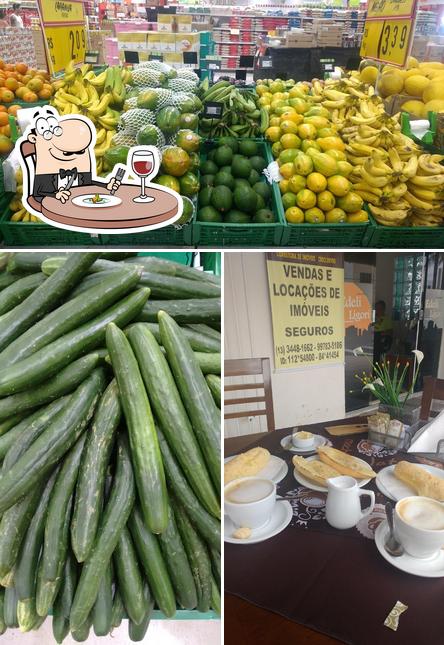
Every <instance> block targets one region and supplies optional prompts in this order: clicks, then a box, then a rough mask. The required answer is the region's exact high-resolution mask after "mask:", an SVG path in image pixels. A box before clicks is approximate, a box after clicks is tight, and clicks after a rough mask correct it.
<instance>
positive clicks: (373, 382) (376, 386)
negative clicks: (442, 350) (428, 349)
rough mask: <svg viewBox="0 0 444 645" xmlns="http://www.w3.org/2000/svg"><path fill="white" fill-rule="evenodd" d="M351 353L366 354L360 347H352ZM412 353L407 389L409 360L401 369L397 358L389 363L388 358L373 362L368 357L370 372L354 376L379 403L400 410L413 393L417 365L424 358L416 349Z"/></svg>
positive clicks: (417, 370) (356, 354) (416, 377)
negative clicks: (407, 380)
mask: <svg viewBox="0 0 444 645" xmlns="http://www.w3.org/2000/svg"><path fill="white" fill-rule="evenodd" d="M353 354H354V356H368V355H367V354H366V353H365V352H364V350H363V349H362V347H357V348H356V349H354V350H353ZM412 354H414V358H413V365H414V367H413V378H412V382H411V385H410V387H409V388H408V389H406V387H405V382H406V379H407V376H408V372H409V368H410V362H409V361H407V363H406V364H405V365H404V368H403V369H401V365H400V363H399V361H398V360H396V361H395V362H394V364H392V365H391V364H390V361H388V360H386V361H381V362H380V363H379V362H375V363H374V362H373V361H371V360H370V359H369V361H368V362H369V364H370V366H371V372H370V373H368V374H367V373H366V372H363V373H362V376H360V375H359V374H355V376H356V378H357V379H358V380H360V381H361V383H362V384H363V388H362V389H363V390H370V392H371V393H372V394H373V396H374V397H375V398H376V399H378V400H379V401H380V402H381V403H383V404H385V405H389V406H392V407H394V408H397V409H398V410H400V411H401V410H402V409H403V408H404V406H405V405H406V403H407V401H408V400H409V398H410V396H411V395H412V394H413V391H414V389H415V384H416V381H417V379H418V374H419V367H420V365H421V363H422V361H423V359H424V354H423V353H422V352H421V351H419V350H418V349H414V350H413V351H412ZM375 376H376V378H375ZM401 395H404V396H401Z"/></svg>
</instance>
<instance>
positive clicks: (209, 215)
mask: <svg viewBox="0 0 444 645" xmlns="http://www.w3.org/2000/svg"><path fill="white" fill-rule="evenodd" d="M197 219H198V221H199V222H222V215H221V214H220V213H219V211H217V210H216V209H215V208H213V207H212V206H204V208H201V209H200V210H199V212H198V213H197Z"/></svg>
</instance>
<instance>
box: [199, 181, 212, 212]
mask: <svg viewBox="0 0 444 645" xmlns="http://www.w3.org/2000/svg"><path fill="white" fill-rule="evenodd" d="M212 192H213V186H205V187H204V188H201V190H200V193H199V207H200V208H203V207H204V206H209V205H210V203H211V193H212Z"/></svg>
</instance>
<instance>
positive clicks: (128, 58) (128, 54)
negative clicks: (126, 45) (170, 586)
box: [123, 49, 139, 65]
mask: <svg viewBox="0 0 444 645" xmlns="http://www.w3.org/2000/svg"><path fill="white" fill-rule="evenodd" d="M123 55H124V56H125V63H128V64H129V65H134V64H137V63H138V62H139V52H135V51H129V50H128V49H127V50H125V51H124V52H123Z"/></svg>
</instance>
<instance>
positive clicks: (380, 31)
mask: <svg viewBox="0 0 444 645" xmlns="http://www.w3.org/2000/svg"><path fill="white" fill-rule="evenodd" d="M413 33H414V21H413V20H411V19H410V18H405V19H402V20H396V19H394V20H367V21H366V23H365V27H364V36H363V39H362V44H361V51H360V55H361V56H362V58H372V59H373V60H377V61H380V62H382V63H391V64H392V65H397V66H399V67H404V65H405V64H406V62H407V58H408V55H409V53H410V49H411V40H412V36H413Z"/></svg>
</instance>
